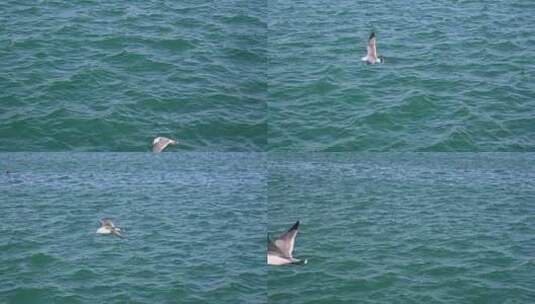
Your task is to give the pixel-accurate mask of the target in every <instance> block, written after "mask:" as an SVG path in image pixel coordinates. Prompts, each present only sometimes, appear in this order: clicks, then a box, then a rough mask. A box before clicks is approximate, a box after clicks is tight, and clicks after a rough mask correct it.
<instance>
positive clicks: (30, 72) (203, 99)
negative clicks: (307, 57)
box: [0, 0, 267, 152]
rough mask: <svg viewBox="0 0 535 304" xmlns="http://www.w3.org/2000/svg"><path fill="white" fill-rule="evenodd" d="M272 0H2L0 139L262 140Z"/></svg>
mask: <svg viewBox="0 0 535 304" xmlns="http://www.w3.org/2000/svg"><path fill="white" fill-rule="evenodd" d="M266 60H267V57H266V5H265V1H258V0H251V1H241V0H224V1H193V0H187V1H178V2H177V1H127V2H124V1H123V2H117V1H104V2H102V1H88V0H76V1H38V2H35V1H3V2H2V3H0V107H1V110H0V151H45V152H48V151H66V150H69V151H73V150H75V151H147V150H148V149H149V146H150V143H151V141H152V138H153V137H154V136H156V135H164V136H171V137H177V138H179V139H180V140H181V144H180V146H179V149H181V150H195V151H259V150H263V149H264V148H265V145H266V136H265V134H266V121H265V114H266V111H265V108H266V104H265V97H266V76H265V71H266Z"/></svg>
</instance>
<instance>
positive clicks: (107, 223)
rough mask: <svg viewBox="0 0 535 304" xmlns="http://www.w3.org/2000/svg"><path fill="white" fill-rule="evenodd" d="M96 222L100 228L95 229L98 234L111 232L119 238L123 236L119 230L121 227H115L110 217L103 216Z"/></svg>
mask: <svg viewBox="0 0 535 304" xmlns="http://www.w3.org/2000/svg"><path fill="white" fill-rule="evenodd" d="M98 222H99V223H100V228H98V229H97V233H98V234H111V235H115V236H118V237H120V238H124V236H123V235H122V234H121V232H120V231H121V228H118V227H115V225H114V224H113V222H112V221H111V219H109V218H103V219H101V220H99V221H98Z"/></svg>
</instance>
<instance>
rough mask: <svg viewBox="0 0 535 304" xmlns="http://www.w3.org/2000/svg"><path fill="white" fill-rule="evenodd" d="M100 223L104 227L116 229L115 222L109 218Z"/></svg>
mask: <svg viewBox="0 0 535 304" xmlns="http://www.w3.org/2000/svg"><path fill="white" fill-rule="evenodd" d="M99 222H100V225H102V226H109V227H111V228H115V225H114V224H113V222H112V221H111V219H109V218H103V219H101V220H100V221H99Z"/></svg>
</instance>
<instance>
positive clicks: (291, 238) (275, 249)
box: [267, 221, 307, 265]
mask: <svg viewBox="0 0 535 304" xmlns="http://www.w3.org/2000/svg"><path fill="white" fill-rule="evenodd" d="M298 227H299V221H297V222H296V223H295V224H294V225H293V226H292V227H291V228H290V229H289V230H288V231H287V232H286V233H284V234H283V235H281V236H280V237H278V238H277V239H275V240H272V239H270V238H269V234H268V238H267V242H268V244H267V246H268V248H267V263H268V265H287V264H306V263H307V260H298V259H295V258H294V257H293V256H292V252H293V251H294V244H295V236H296V235H297V228H298Z"/></svg>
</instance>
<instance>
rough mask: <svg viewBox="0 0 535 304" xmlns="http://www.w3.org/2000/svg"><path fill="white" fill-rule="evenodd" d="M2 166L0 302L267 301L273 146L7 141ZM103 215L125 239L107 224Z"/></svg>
mask: <svg viewBox="0 0 535 304" xmlns="http://www.w3.org/2000/svg"><path fill="white" fill-rule="evenodd" d="M0 168H1V169H2V172H1V174H0V205H1V212H0V252H1V254H0V303H6V304H8V303H13V304H25V303H32V304H34V303H68V304H75V303H232V304H234V303H265V302H266V297H267V294H266V288H267V287H266V280H267V270H266V266H265V261H266V257H265V254H266V251H265V250H266V249H265V234H266V219H267V209H266V198H267V195H266V180H265V178H266V167H265V156H264V155H263V154H258V153H245V154H244V153H163V154H160V155H153V154H151V153H116V154H113V153H0ZM6 170H9V173H5V171H6ZM103 217H111V218H113V220H114V222H115V224H116V225H117V226H118V227H120V228H122V230H123V234H124V235H125V236H126V239H119V238H116V237H112V236H101V235H97V234H96V233H95V231H96V230H97V228H98V227H99V224H98V220H99V219H100V218H103Z"/></svg>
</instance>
